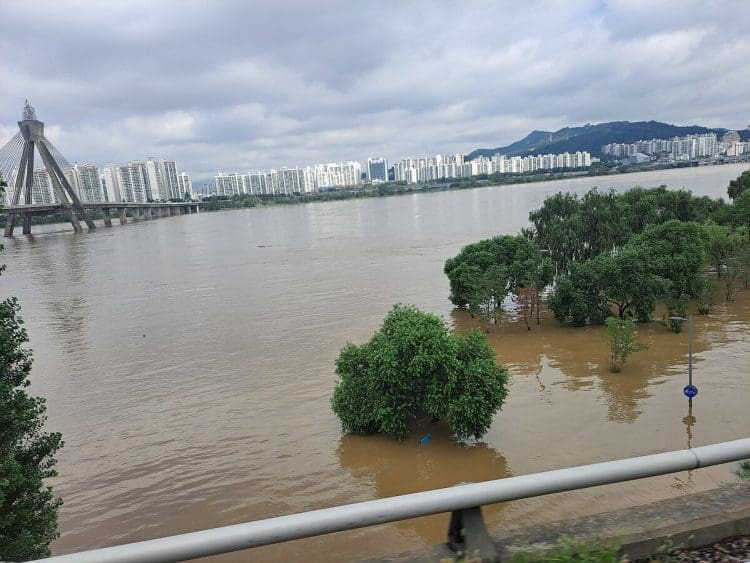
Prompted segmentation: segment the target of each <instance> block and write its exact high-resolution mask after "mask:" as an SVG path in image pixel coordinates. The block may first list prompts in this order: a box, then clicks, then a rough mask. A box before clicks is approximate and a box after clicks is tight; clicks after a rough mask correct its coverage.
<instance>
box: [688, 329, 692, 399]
mask: <svg viewBox="0 0 750 563" xmlns="http://www.w3.org/2000/svg"><path fill="white" fill-rule="evenodd" d="M692 384H693V315H688V385H692ZM690 404H691V405H692V404H693V398H692V397H690Z"/></svg>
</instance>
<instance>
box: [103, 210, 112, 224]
mask: <svg viewBox="0 0 750 563" xmlns="http://www.w3.org/2000/svg"><path fill="white" fill-rule="evenodd" d="M102 214H103V215H104V226H105V227H111V226H112V216H111V215H110V214H109V208H108V207H105V208H103V209H102Z"/></svg>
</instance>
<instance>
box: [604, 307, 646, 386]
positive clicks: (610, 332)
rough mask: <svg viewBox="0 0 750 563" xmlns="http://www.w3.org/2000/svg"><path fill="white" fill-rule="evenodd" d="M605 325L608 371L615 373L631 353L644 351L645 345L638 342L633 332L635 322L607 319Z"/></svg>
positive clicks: (613, 318)
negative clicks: (608, 358)
mask: <svg viewBox="0 0 750 563" xmlns="http://www.w3.org/2000/svg"><path fill="white" fill-rule="evenodd" d="M605 324H606V325H607V341H608V342H609V355H610V363H609V371H611V372H612V373H617V372H619V371H620V369H621V368H622V365H623V364H624V363H625V362H626V361H627V360H628V357H629V356H630V354H632V353H633V352H639V351H641V350H645V349H646V345H645V344H642V343H641V342H640V341H639V340H638V335H637V334H636V332H635V322H633V321H632V320H629V319H616V318H615V317H609V318H608V319H607V320H606V321H605Z"/></svg>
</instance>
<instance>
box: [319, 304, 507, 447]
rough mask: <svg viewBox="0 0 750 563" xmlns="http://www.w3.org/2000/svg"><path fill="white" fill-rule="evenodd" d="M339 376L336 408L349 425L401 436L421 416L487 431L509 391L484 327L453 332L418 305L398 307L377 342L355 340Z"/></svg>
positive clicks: (459, 429) (459, 428)
mask: <svg viewBox="0 0 750 563" xmlns="http://www.w3.org/2000/svg"><path fill="white" fill-rule="evenodd" d="M336 374H337V375H338V377H339V380H338V382H337V384H336V388H335V390H334V393H333V398H332V400H331V406H332V408H333V411H334V412H335V413H336V415H337V416H338V417H339V419H340V420H341V423H342V426H343V429H344V431H345V432H355V433H358V434H370V433H379V432H382V433H384V434H387V435H389V436H391V437H393V438H396V439H398V440H402V439H403V438H404V437H405V436H406V435H407V433H408V429H409V422H410V421H411V420H413V419H414V418H415V417H416V416H419V415H420V414H426V415H430V416H433V417H435V418H438V419H441V420H444V421H446V422H447V423H448V426H449V427H450V429H451V431H452V432H454V433H455V434H456V436H458V437H459V438H467V437H470V436H475V437H480V436H482V435H484V434H485V432H487V430H488V429H489V427H490V424H491V423H492V417H493V415H494V414H495V412H497V410H498V409H500V407H501V406H502V404H503V402H504V400H505V396H506V394H507V372H506V370H505V369H504V368H502V367H499V366H497V365H496V364H495V355H494V352H493V351H492V349H491V348H490V347H489V345H488V344H487V341H486V338H485V336H484V333H482V332H481V331H478V330H471V331H469V332H467V333H465V334H460V335H453V334H451V332H450V330H449V329H448V327H447V326H446V325H445V323H444V322H443V321H442V319H440V318H439V317H437V316H436V315H432V314H429V313H423V312H421V311H419V310H418V309H416V308H415V307H412V306H403V305H396V306H394V307H393V309H392V310H391V311H390V313H388V316H387V317H386V318H385V320H384V322H383V326H382V327H381V328H380V330H378V331H377V332H376V333H375V334H374V335H373V337H372V339H370V341H369V342H366V343H364V344H362V345H359V346H357V345H355V344H352V343H348V344H347V345H346V346H345V347H344V348H343V349H342V350H341V353H340V354H339V357H338V359H337V360H336Z"/></svg>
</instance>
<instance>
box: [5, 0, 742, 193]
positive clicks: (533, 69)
mask: <svg viewBox="0 0 750 563" xmlns="http://www.w3.org/2000/svg"><path fill="white" fill-rule="evenodd" d="M176 6H177V4H174V3H170V2H160V3H158V4H153V5H152V4H151V3H148V4H147V3H141V4H139V3H138V2H134V3H127V4H125V3H107V4H103V3H94V2H78V3H70V2H47V3H45V2H43V1H40V2H38V8H39V9H35V10H34V15H33V17H32V16H30V15H29V13H28V8H27V6H26V5H25V4H24V3H22V2H18V1H15V0H6V1H5V2H4V3H3V12H4V14H3V16H4V17H3V18H2V21H0V54H1V55H2V58H1V59H0V60H2V61H3V62H2V63H1V64H0V72H2V75H3V76H4V88H3V89H2V91H0V143H2V142H4V141H6V140H7V139H8V138H10V137H11V136H12V135H13V134H14V133H15V130H16V125H15V122H16V121H17V119H18V117H17V113H18V109H17V108H18V107H19V105H20V104H21V103H22V101H23V99H24V98H26V97H28V98H29V99H30V101H31V102H32V103H33V104H34V105H35V106H36V107H37V108H38V109H39V111H40V115H42V116H44V117H45V118H46V119H47V121H48V130H49V134H50V136H51V137H52V138H54V139H56V142H57V144H58V145H59V146H60V147H62V148H63V150H64V151H65V152H66V154H68V155H69V156H70V158H71V160H72V161H78V162H96V163H98V164H99V165H100V166H101V165H103V164H104V163H107V162H112V161H114V162H124V161H127V160H128V159H130V158H132V155H133V154H139V153H142V152H146V154H169V155H170V157H171V158H174V159H175V160H177V161H178V162H181V163H185V164H187V165H188V166H189V169H188V172H190V173H191V174H192V176H193V178H194V181H196V183H200V182H203V181H207V180H209V179H210V178H212V177H213V176H214V175H215V173H216V171H218V170H222V169H223V170H238V171H239V170H252V169H271V168H279V167H281V166H305V165H307V164H312V163H319V162H342V161H343V162H346V161H352V160H357V161H359V162H360V163H361V164H362V166H363V170H365V169H366V160H365V159H366V158H367V157H369V156H372V155H379V156H382V157H385V158H386V159H387V160H388V162H395V161H397V160H398V159H400V158H403V156H404V155H409V154H439V153H466V152H468V151H471V150H473V149H475V148H480V147H495V146H501V145H503V144H507V143H509V142H512V141H514V140H516V139H518V138H521V137H522V136H524V135H525V134H527V133H528V132H529V131H532V130H534V129H540V130H556V129H558V128H560V127H562V126H566V125H575V124H583V123H586V122H604V121H611V120H621V119H622V120H630V121H638V120H650V119H656V120H660V121H667V122H671V123H679V124H693V123H696V124H701V125H705V126H709V127H726V128H729V129H742V128H744V127H745V126H746V125H747V122H748V119H749V118H750V100H748V99H747V96H746V95H745V93H746V92H747V91H748V89H750V56H748V55H750V41H748V40H747V39H746V37H745V32H744V28H745V25H744V22H745V20H746V18H745V17H744V12H745V10H744V6H742V5H738V4H735V3H731V2H720V3H718V4H712V5H711V6H706V5H703V4H702V3H700V2H680V3H660V4H659V5H658V6H654V5H653V4H650V3H645V2H643V3H640V2H627V3H625V2H598V1H597V2H593V1H592V2H580V3H576V4H573V5H571V4H569V3H563V2H557V3H545V4H543V5H542V4H539V3H531V4H530V5H524V6H520V5H518V4H515V3H499V4H495V3H476V4H472V5H471V6H468V7H466V6H462V7H461V9H456V8H455V6H454V5H451V4H447V3H437V4H431V5H430V7H429V9H428V8H427V7H425V6H420V5H418V4H410V3H402V4H393V5H389V6H388V7H387V9H385V10H383V9H382V7H381V6H379V5H370V6H367V5H359V4H358V5H351V4H347V3H337V2H332V3H330V4H327V5H326V6H325V7H320V6H311V5H308V4H305V3H297V4H295V3H293V2H286V3H283V4H282V5H276V4H274V5H270V4H268V5H263V4H254V5H249V6H248V5H245V4H244V3H238V2H222V3H218V4H212V5H211V6H210V7H208V6H206V5H204V4H201V3H191V2H186V3H181V4H180V6H181V9H176ZM182 6H185V9H183V8H182ZM83 11H85V12H86V17H85V18H82V17H81V16H80V13H81V12H83ZM281 20H283V21H284V23H285V26H286V28H287V29H288V31H289V33H284V34H283V35H282V34H278V33H276V32H274V31H273V30H274V29H275V27H274V22H277V21H281ZM415 21H419V22H422V23H421V24H420V28H421V29H424V30H426V31H425V32H424V33H422V32H419V33H417V32H416V31H417V30H418V28H415V27H414V25H413V22H415ZM410 22H411V23H410ZM448 22H449V23H450V25H447V23H448ZM251 23H252V25H250V24H251ZM218 29H221V30H222V32H221V33H215V31H216V30H218ZM498 30H502V33H500V32H498ZM29 35H33V36H34V37H35V38H37V39H36V40H35V42H34V45H27V41H26V40H25V38H27V37H28V36H29ZM94 44H95V45H96V49H92V48H91V46H92V45H94ZM21 45H24V48H23V49H22V48H21Z"/></svg>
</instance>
